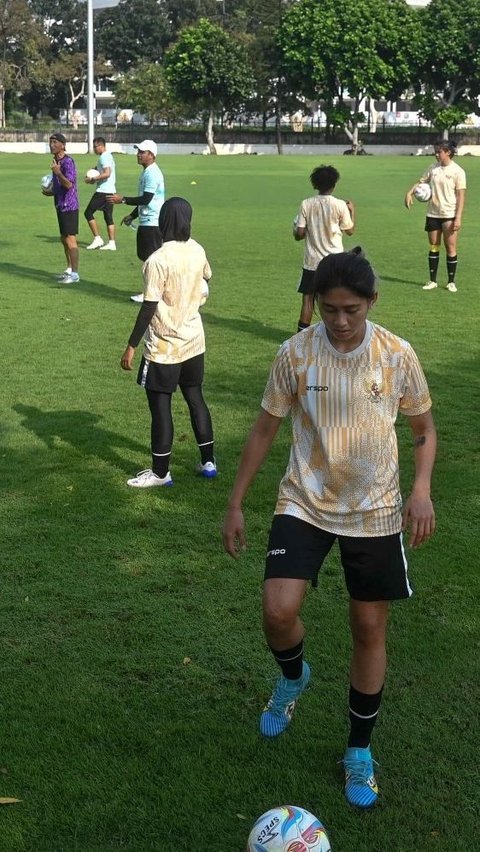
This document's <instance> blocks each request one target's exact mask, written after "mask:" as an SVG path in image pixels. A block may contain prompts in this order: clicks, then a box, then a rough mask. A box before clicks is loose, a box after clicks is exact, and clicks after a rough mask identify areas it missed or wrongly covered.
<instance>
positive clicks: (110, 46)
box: [95, 0, 174, 71]
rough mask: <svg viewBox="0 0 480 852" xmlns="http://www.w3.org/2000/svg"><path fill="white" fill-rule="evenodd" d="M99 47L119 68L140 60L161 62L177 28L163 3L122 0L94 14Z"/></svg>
mask: <svg viewBox="0 0 480 852" xmlns="http://www.w3.org/2000/svg"><path fill="white" fill-rule="evenodd" d="M95 38H96V44H97V49H98V50H99V51H100V52H102V53H104V55H105V56H106V57H107V58H108V59H109V60H110V61H111V62H112V64H113V67H114V69H115V70H116V71H127V70H128V69H129V68H135V67H137V66H138V65H140V64H141V63H155V62H159V61H160V60H161V59H162V58H163V55H164V52H165V49H166V47H167V45H169V44H170V43H171V41H172V39H173V38H174V32H173V29H172V25H171V22H170V20H169V16H168V10H167V9H166V8H165V4H164V3H158V2H157V0H120V3H119V4H118V6H114V7H112V8H108V9H103V10H102V11H101V12H99V13H98V14H97V15H96V16H95Z"/></svg>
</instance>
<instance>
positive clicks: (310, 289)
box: [297, 269, 315, 295]
mask: <svg viewBox="0 0 480 852" xmlns="http://www.w3.org/2000/svg"><path fill="white" fill-rule="evenodd" d="M314 279H315V270H314V269H302V277H301V278H300V283H299V285H298V290H297V293H308V294H310V295H311V294H312V293H314V292H315V280H314Z"/></svg>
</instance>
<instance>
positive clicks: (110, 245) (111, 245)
mask: <svg viewBox="0 0 480 852" xmlns="http://www.w3.org/2000/svg"><path fill="white" fill-rule="evenodd" d="M116 250H117V246H116V244H115V242H114V241H113V240H109V242H108V243H105V245H103V246H100V251H116Z"/></svg>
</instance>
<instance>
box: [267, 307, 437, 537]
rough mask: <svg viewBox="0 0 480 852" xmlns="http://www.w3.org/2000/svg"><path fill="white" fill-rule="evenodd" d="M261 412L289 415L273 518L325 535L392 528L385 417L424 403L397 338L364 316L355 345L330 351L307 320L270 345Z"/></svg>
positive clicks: (394, 499) (394, 505)
mask: <svg viewBox="0 0 480 852" xmlns="http://www.w3.org/2000/svg"><path fill="white" fill-rule="evenodd" d="M262 407H263V408H264V409H265V411H267V412H268V413H269V414H272V415H273V416H275V417H286V416H287V415H288V414H290V416H291V421H292V431H293V440H292V447H291V450H290V459H289V462H288V466H287V470H286V472H285V475H284V477H283V479H282V481H281V483H280V489H279V494H278V501H277V506H276V509H275V512H276V514H287V515H293V516H295V517H297V518H300V519H302V520H304V521H307V522H308V523H310V524H314V525H315V526H317V527H321V528H322V529H324V530H326V531H327V532H332V533H335V534H337V535H347V536H348V535H349V536H383V535H392V534H394V533H398V532H399V531H400V529H401V524H402V518H401V496H400V489H399V478H398V451H397V438H396V434H395V427H394V424H395V420H396V417H397V413H398V411H399V410H400V411H401V412H403V414H406V415H410V416H413V415H417V414H423V413H425V412H426V411H428V410H429V409H430V407H431V401H430V394H429V390H428V386H427V383H426V380H425V376H424V374H423V371H422V368H421V366H420V363H419V361H418V359H417V356H416V355H415V352H414V351H413V349H412V347H411V346H410V344H409V343H407V341H405V340H402V339H401V338H400V337H397V336H396V335H395V334H392V333H391V332H390V331H387V330H386V329H385V328H382V327H381V326H379V325H375V324H374V323H371V322H369V321H368V320H367V323H366V334H365V337H364V340H363V342H362V343H361V344H360V346H358V347H357V349H355V350H353V351H352V352H347V353H342V352H338V351H337V350H336V349H335V348H334V347H333V346H332V345H331V343H330V341H329V340H328V337H327V334H326V330H325V326H324V324H323V323H317V324H316V325H313V326H310V328H308V329H306V330H305V331H302V332H300V334H296V335H294V336H293V337H292V338H290V340H287V341H286V342H285V343H284V344H283V345H282V346H281V348H280V350H279V352H278V355H277V358H276V360H275V361H274V363H273V366H272V369H271V372H270V377H269V379H268V382H267V386H266V388H265V392H264V396H263V400H262Z"/></svg>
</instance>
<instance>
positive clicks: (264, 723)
mask: <svg viewBox="0 0 480 852" xmlns="http://www.w3.org/2000/svg"><path fill="white" fill-rule="evenodd" d="M309 680H310V667H309V665H308V663H305V662H304V663H303V671H302V676H301V677H300V678H299V679H298V680H287V678H286V677H284V676H283V675H280V677H279V678H278V681H277V685H276V687H275V689H274V690H273V693H272V696H271V698H270V701H269V702H268V704H267V706H266V707H265V709H264V711H263V713H262V715H261V716H260V733H262V734H263V736H264V737H278V735H279V734H283V732H284V730H285V729H286V728H287V727H288V725H289V724H290V721H291V718H292V716H293V711H294V710H295V705H296V703H297V701H298V699H299V698H300V696H301V694H302V692H303V691H304V690H305V689H306V688H307V685H308V682H309Z"/></svg>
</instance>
